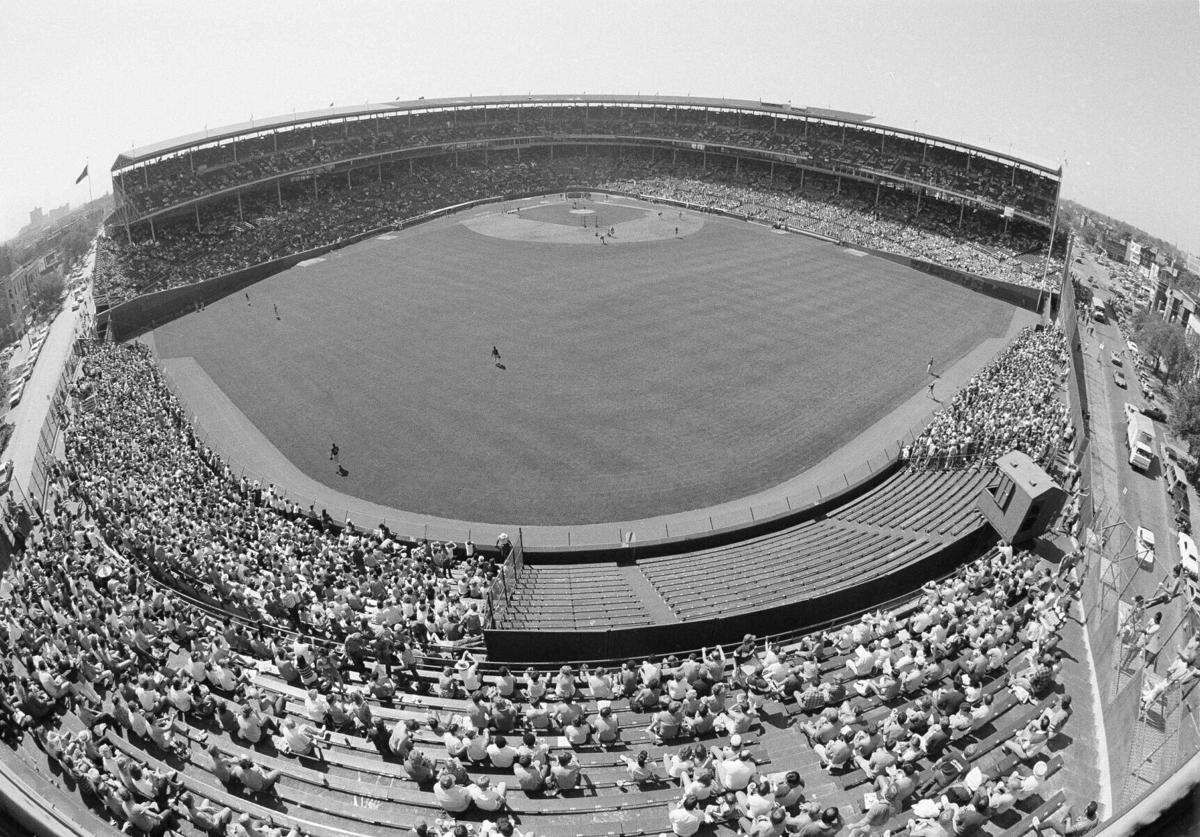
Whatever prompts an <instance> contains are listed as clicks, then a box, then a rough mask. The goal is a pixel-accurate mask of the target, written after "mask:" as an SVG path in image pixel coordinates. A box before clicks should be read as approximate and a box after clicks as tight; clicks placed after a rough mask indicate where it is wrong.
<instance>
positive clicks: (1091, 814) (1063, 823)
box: [1032, 802, 1100, 837]
mask: <svg viewBox="0 0 1200 837" xmlns="http://www.w3.org/2000/svg"><path fill="white" fill-rule="evenodd" d="M1099 822H1100V816H1099V812H1098V806H1097V805H1096V803H1095V802H1089V803H1088V804H1087V807H1086V808H1084V809H1083V812H1082V813H1079V814H1077V813H1075V809H1074V808H1067V809H1066V810H1065V811H1062V812H1060V813H1059V814H1058V815H1057V816H1055V817H1051V818H1050V819H1048V820H1047V821H1046V822H1042V821H1040V820H1039V819H1038V818H1037V817H1034V818H1033V824H1032V830H1033V833H1034V834H1036V835H1038V837H1044V835H1045V834H1046V833H1048V832H1053V833H1055V834H1061V835H1063V837H1078V835H1080V834H1087V833H1088V832H1090V831H1092V830H1093V829H1095V827H1096V825H1097V824H1098V823H1099Z"/></svg>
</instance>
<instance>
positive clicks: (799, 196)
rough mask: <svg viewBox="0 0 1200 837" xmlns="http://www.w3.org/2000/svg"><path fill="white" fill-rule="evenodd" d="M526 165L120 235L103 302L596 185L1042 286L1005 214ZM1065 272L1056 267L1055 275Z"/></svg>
mask: <svg viewBox="0 0 1200 837" xmlns="http://www.w3.org/2000/svg"><path fill="white" fill-rule="evenodd" d="M523 160H524V161H523V162H517V161H516V157H515V156H510V157H508V158H507V159H505V158H502V156H501V155H499V154H494V155H492V156H491V158H490V159H489V161H488V163H487V164H483V160H482V159H481V158H480V159H472V160H471V161H470V162H469V163H464V164H461V165H455V164H454V163H453V162H451V161H449V160H445V159H443V160H441V161H437V162H422V163H421V164H420V165H419V166H414V167H413V168H412V169H411V170H410V168H409V167H408V165H407V164H399V165H393V166H388V167H387V168H386V177H385V176H384V174H385V170H384V169H382V168H381V169H380V170H379V171H378V172H376V171H375V170H373V169H370V170H366V171H365V172H359V173H358V175H357V176H358V178H359V182H358V183H354V182H353V180H351V182H350V183H349V184H348V183H347V180H346V177H345V176H344V175H323V176H320V177H318V178H317V180H316V181H315V183H314V181H313V180H311V179H310V180H307V181H302V182H297V183H290V184H286V185H280V186H279V187H278V191H277V190H275V189H268V190H265V191H263V190H258V191H246V192H245V193H244V194H243V195H242V197H241V199H240V203H239V201H238V200H237V199H236V198H230V199H226V200H224V201H217V202H213V203H208V204H205V206H204V209H203V212H202V215H201V219H200V221H199V223H197V220H196V218H195V217H193V216H192V215H190V214H187V215H184V216H180V217H176V218H174V219H172V220H165V221H159V222H158V223H157V224H156V227H155V229H154V232H153V234H151V232H150V230H149V228H148V227H147V228H144V229H143V228H142V226H144V225H142V226H139V227H138V230H137V236H136V237H135V238H133V239H132V240H129V239H125V238H122V237H121V236H120V235H119V234H116V232H115V231H114V237H113V238H102V239H101V243H100V248H99V251H98V254H97V266H96V272H95V277H96V286H95V287H96V294H97V296H98V297H101V298H104V299H106V300H107V301H108V302H109V303H110V304H116V303H118V302H121V301H124V300H126V299H130V298H132V297H134V296H137V295H139V294H143V293H147V292H151V291H156V290H162V289H165V288H170V287H175V286H179V285H185V284H190V283H193V282H197V281H200V280H202V279H207V278H211V277H214V276H219V275H221V274H223V273H227V272H230V271H233V270H238V269H241V268H244V267H249V266H250V265H254V264H259V263H262V262H266V261H270V260H272V259H276V258H280V257H283V256H288V255H292V254H295V253H299V252H304V251H306V250H309V249H312V248H316V247H320V246H322V245H328V244H333V243H336V242H339V241H345V240H347V239H349V238H352V237H353V236H355V235H358V234H362V233H366V232H368V231H371V230H375V229H381V228H386V227H396V226H401V225H403V224H404V223H405V222H406V221H408V220H409V219H413V218H416V217H418V216H420V215H422V214H424V213H427V212H430V211H433V210H436V209H440V208H442V207H445V206H449V205H454V204H458V203H462V202H466V201H470V200H477V199H482V198H489V197H494V196H497V195H506V194H510V195H511V194H527V193H533V192H539V191H543V192H549V191H555V190H557V189H561V188H563V187H566V186H569V185H579V184H595V185H598V186H602V187H605V188H610V189H615V190H620V191H627V192H633V193H636V194H640V195H646V196H649V197H657V198H668V199H672V200H678V201H685V202H688V203H691V204H693V205H697V206H703V207H707V208H713V209H719V210H724V211H727V212H732V213H735V214H739V215H743V216H745V217H747V218H754V219H758V220H762V221H764V222H769V223H773V224H776V225H778V226H782V227H789V228H795V229H804V230H808V231H810V232H814V233H817V234H820V235H825V236H827V237H830V238H834V239H836V240H838V241H843V242H845V243H848V244H853V245H857V246H863V247H870V248H873V249H878V250H884V251H888V252H895V253H899V254H901V255H906V256H911V257H914V258H920V259H925V260H928V261H932V262H935V263H938V264H943V265H947V266H949V267H952V268H955V269H958V270H963V271H967V272H970V273H975V274H979V275H983V276H987V277H990V278H996V279H1002V280H1004V281H1008V282H1014V283H1017V284H1021V285H1026V286H1040V285H1041V269H1042V263H1041V260H1040V259H1039V258H1036V256H1037V254H1038V253H1040V252H1044V248H1045V243H1044V241H1041V240H1039V239H1038V238H1037V237H1036V233H1035V231H1033V230H1032V229H1030V228H1028V227H1027V225H1023V224H1014V225H1012V229H1011V230H1010V229H1007V228H1006V226H1005V225H1004V223H1003V222H1002V221H1001V220H999V219H998V218H994V217H991V216H989V215H987V214H986V213H978V212H972V213H970V214H969V215H967V216H966V217H965V219H960V217H959V212H958V209H957V208H956V206H952V205H950V204H946V203H943V202H940V201H936V200H933V199H925V200H924V201H923V203H922V206H921V210H920V212H917V211H916V206H917V205H916V201H915V199H914V198H913V196H911V195H907V194H901V193H895V192H893V191H892V190H888V192H887V194H885V195H882V196H880V197H879V199H878V200H876V195H875V194H874V192H873V190H872V189H870V188H868V187H865V186H863V185H862V184H857V183H854V182H851V181H847V182H846V183H845V184H843V185H841V186H839V185H838V184H837V183H836V181H834V180H832V179H829V178H822V177H820V176H817V175H810V176H809V177H808V178H807V180H806V181H805V183H804V188H803V189H801V188H800V186H799V183H798V182H797V180H796V179H795V178H794V177H792V178H791V179H788V178H787V177H783V176H780V177H778V178H776V179H775V180H771V179H770V178H768V177H767V176H766V175H764V174H763V173H762V172H752V171H750V170H749V168H747V169H746V170H745V171H741V172H739V171H735V170H734V169H733V168H729V167H717V166H709V167H707V168H704V167H702V166H701V165H697V164H696V163H694V162H691V161H679V162H678V163H677V164H676V165H675V166H673V167H671V168H670V169H669V170H668V171H664V172H662V173H661V174H660V173H657V172H658V171H659V169H660V168H661V167H662V165H663V164H662V163H660V164H659V165H658V166H655V165H653V164H652V163H651V159H650V157H649V155H644V156H638V155H631V156H617V157H604V156H596V157H589V156H586V155H580V154H571V153H569V152H560V153H559V154H557V155H556V156H555V157H553V158H549V157H545V156H542V157H540V158H539V157H536V156H535V155H532V154H529V153H527V154H525V155H524V157H523ZM1059 267H1060V265H1058V263H1057V260H1054V259H1052V260H1051V266H1050V275H1051V276H1056V275H1057V271H1058V270H1059Z"/></svg>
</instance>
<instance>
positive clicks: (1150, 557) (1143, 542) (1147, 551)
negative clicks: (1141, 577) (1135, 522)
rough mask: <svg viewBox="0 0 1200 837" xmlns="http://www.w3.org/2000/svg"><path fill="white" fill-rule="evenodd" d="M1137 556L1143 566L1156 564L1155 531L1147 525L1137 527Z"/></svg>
mask: <svg viewBox="0 0 1200 837" xmlns="http://www.w3.org/2000/svg"><path fill="white" fill-rule="evenodd" d="M1137 557H1138V561H1139V562H1140V563H1141V564H1142V565H1143V566H1147V567H1149V566H1152V565H1153V564H1154V533H1153V532H1151V531H1150V530H1149V529H1147V528H1146V527H1145V526H1139V527H1138V528H1137Z"/></svg>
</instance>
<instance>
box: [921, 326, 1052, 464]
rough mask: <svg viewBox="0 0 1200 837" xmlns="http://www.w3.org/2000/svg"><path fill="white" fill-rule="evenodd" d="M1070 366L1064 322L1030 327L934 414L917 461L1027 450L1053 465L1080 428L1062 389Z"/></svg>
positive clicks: (963, 459) (964, 458) (950, 460)
mask: <svg viewBox="0 0 1200 837" xmlns="http://www.w3.org/2000/svg"><path fill="white" fill-rule="evenodd" d="M1066 368H1067V356H1066V344H1065V342H1064V340H1063V334H1062V329H1061V328H1060V327H1059V326H1057V325H1053V326H1050V327H1045V328H1044V327H1040V326H1036V327H1035V326H1029V327H1027V328H1025V329H1023V330H1022V331H1021V333H1020V334H1019V335H1018V336H1017V337H1016V339H1015V340H1013V341H1012V343H1010V344H1009V345H1008V347H1007V348H1005V349H1004V351H1003V352H1001V353H1000V354H999V355H998V356H997V357H996V358H995V359H994V360H993V361H992V362H991V363H989V364H988V365H987V366H985V367H984V368H983V369H982V370H980V371H979V372H977V373H976V374H975V375H973V376H972V377H971V380H969V381H968V382H967V383H966V384H965V385H963V386H962V387H961V388H960V389H959V390H958V392H956V393H955V394H954V397H953V398H951V399H950V400H949V402H948V403H946V404H944V405H943V406H942V409H941V410H939V411H938V412H937V413H936V414H935V415H934V417H933V419H932V421H931V422H930V423H929V426H928V427H926V428H925V430H924V431H923V432H922V433H921V435H920V436H918V437H917V439H916V440H915V441H914V442H913V443H912V445H911V446H910V448H909V451H908V454H909V458H910V461H911V462H913V463H914V464H916V465H930V466H939V465H950V466H953V465H957V464H968V463H971V462H976V461H979V460H987V459H994V458H995V457H997V456H999V455H1001V454H1003V453H1007V452H1008V451H1010V450H1020V451H1023V452H1024V453H1026V454H1027V455H1028V456H1029V457H1030V458H1031V459H1033V460H1034V461H1036V462H1037V463H1039V464H1040V465H1041V466H1042V467H1043V468H1047V469H1048V470H1053V468H1054V464H1055V457H1056V455H1057V453H1058V452H1059V451H1060V450H1061V449H1063V448H1064V447H1069V446H1070V444H1071V440H1072V438H1073V436H1074V432H1075V431H1074V426H1073V425H1072V424H1071V420H1070V417H1069V415H1068V411H1067V406H1066V404H1065V402H1064V401H1063V399H1061V398H1060V397H1059V394H1060V391H1061V388H1062V384H1063V380H1064V376H1065V374H1066Z"/></svg>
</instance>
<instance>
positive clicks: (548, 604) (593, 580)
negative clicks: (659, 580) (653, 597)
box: [504, 562, 655, 630]
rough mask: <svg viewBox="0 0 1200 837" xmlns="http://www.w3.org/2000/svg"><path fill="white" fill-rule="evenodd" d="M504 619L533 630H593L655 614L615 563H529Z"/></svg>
mask: <svg viewBox="0 0 1200 837" xmlns="http://www.w3.org/2000/svg"><path fill="white" fill-rule="evenodd" d="M504 622H505V624H512V625H514V626H515V625H519V626H520V627H521V628H522V629H532V630H540V629H542V628H548V629H553V630H589V629H596V628H636V627H641V626H644V625H651V624H654V622H655V616H654V614H653V612H652V610H651V607H650V606H648V605H647V603H646V602H645V601H644V600H643V599H642V597H641V596H640V595H639V591H637V590H635V589H634V587H633V586H632V585H631V584H630V582H629V579H628V578H627V577H626V575H625V574H624V572H622V568H621V567H618V566H617V565H616V564H615V563H612V562H603V563H596V564H563V565H553V564H549V565H548V564H529V565H526V567H525V571H524V572H523V573H522V574H521V580H520V585H519V587H518V589H517V592H516V593H514V594H513V596H512V598H511V599H510V600H509V602H508V604H507V606H506V608H505V609H504Z"/></svg>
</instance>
